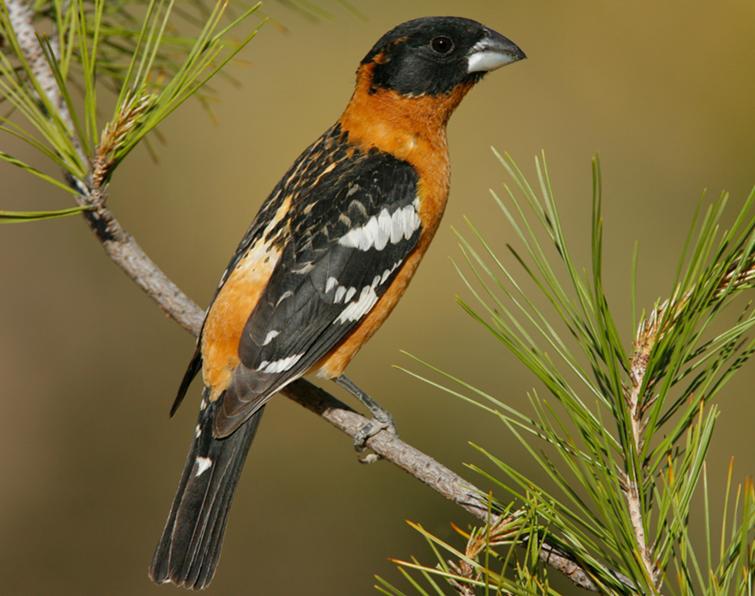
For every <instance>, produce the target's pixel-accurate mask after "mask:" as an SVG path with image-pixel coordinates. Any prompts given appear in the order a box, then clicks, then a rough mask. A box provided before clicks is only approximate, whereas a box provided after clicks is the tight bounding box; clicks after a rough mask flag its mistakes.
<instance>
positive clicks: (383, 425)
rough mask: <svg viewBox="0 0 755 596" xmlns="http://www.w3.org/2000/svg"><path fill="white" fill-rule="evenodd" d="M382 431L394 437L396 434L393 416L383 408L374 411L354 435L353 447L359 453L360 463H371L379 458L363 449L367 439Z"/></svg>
mask: <svg viewBox="0 0 755 596" xmlns="http://www.w3.org/2000/svg"><path fill="white" fill-rule="evenodd" d="M383 431H385V432H387V433H389V434H391V435H393V436H394V437H395V436H398V433H397V432H396V425H395V424H394V423H393V418H392V417H391V415H390V414H389V413H388V412H386V411H385V410H382V411H379V412H374V418H372V419H370V420H369V421H368V422H365V423H364V424H363V425H362V426H360V427H359V430H358V431H357V433H356V434H355V435H354V449H356V451H357V452H358V453H359V454H360V458H359V461H360V462H361V463H363V464H371V463H374V462H376V461H377V460H379V459H380V456H379V455H378V454H377V453H367V454H365V453H364V451H365V450H366V449H367V441H369V440H370V439H371V438H372V437H374V436H375V435H376V434H378V433H380V432H383Z"/></svg>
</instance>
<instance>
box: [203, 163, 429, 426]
mask: <svg viewBox="0 0 755 596" xmlns="http://www.w3.org/2000/svg"><path fill="white" fill-rule="evenodd" d="M330 164H331V165H330V166H328V167H325V168H324V169H322V168H320V170H321V171H320V173H319V174H318V175H317V177H316V183H315V184H313V185H310V186H304V187H300V188H298V189H296V191H295V192H294V203H293V205H292V210H291V215H290V217H289V218H288V220H287V221H286V222H285V224H283V223H282V225H283V226H285V227H286V228H287V230H288V231H287V236H288V237H287V239H286V242H285V245H284V248H283V253H282V256H281V258H280V260H279V262H278V264H277V266H276V269H275V271H274V272H273V275H272V277H271V279H270V282H269V284H268V286H267V288H266V290H265V291H264V293H263V295H262V297H261V298H260V301H259V302H258V304H257V306H256V308H255V310H254V311H253V312H252V314H251V316H250V317H249V319H248V321H247V323H246V326H245V329H244V333H243V335H242V338H241V343H240V345H239V357H240V359H241V364H240V365H239V366H238V367H237V368H236V370H235V371H234V374H233V379H232V381H231V384H230V386H229V387H228V389H227V390H226V392H225V394H224V395H223V397H222V398H221V399H222V403H221V407H220V408H219V409H218V411H217V414H216V417H215V425H214V432H215V435H216V436H227V435H228V434H230V433H232V432H233V431H234V430H235V429H236V428H238V427H239V426H240V425H241V424H242V423H243V422H244V421H245V420H247V419H248V418H249V417H250V416H251V415H252V414H253V413H254V412H255V411H257V410H258V409H259V408H260V407H262V405H264V403H265V402H266V401H267V400H268V399H269V398H270V396H271V395H272V394H273V393H274V392H275V391H277V390H279V389H281V388H282V387H283V386H285V385H286V384H287V383H290V382H291V381H293V380H295V379H296V378H298V377H300V376H301V375H303V374H304V373H305V372H307V370H308V369H309V368H311V367H312V366H313V365H314V364H315V363H317V362H318V361H319V360H320V359H321V358H323V357H324V356H325V355H326V354H327V353H328V352H329V351H330V350H332V349H333V348H334V347H335V346H337V345H338V343H339V342H341V341H342V340H343V339H345V338H346V337H347V335H348V334H349V332H350V331H352V330H353V329H354V327H355V326H356V325H357V324H358V323H359V321H360V320H361V319H362V318H363V317H364V316H365V315H366V314H367V313H368V312H369V311H370V310H371V309H372V307H373V306H374V305H375V303H376V302H377V301H378V299H379V298H380V296H382V294H383V293H384V292H385V290H386V289H387V288H388V287H389V286H390V284H391V282H392V281H393V279H394V277H395V275H396V274H397V272H398V270H399V269H400V267H401V265H402V264H403V263H404V261H405V260H406V258H407V257H408V256H409V255H410V254H411V252H412V250H413V249H414V248H415V247H416V245H417V242H418V239H419V235H420V227H421V226H420V219H419V212H418V211H419V199H418V198H417V182H418V177H417V173H416V171H415V170H414V168H413V167H412V166H411V165H409V164H408V163H406V162H403V161H400V160H397V159H396V158H394V157H392V156H390V155H388V154H385V153H380V152H376V151H371V152H370V153H367V154H364V153H357V154H355V155H350V156H348V157H347V158H344V159H339V160H336V161H334V162H333V161H331V162H330ZM302 178H306V176H303V177H302Z"/></svg>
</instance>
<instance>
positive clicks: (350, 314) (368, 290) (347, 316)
mask: <svg viewBox="0 0 755 596" xmlns="http://www.w3.org/2000/svg"><path fill="white" fill-rule="evenodd" d="M402 262H403V261H398V262H397V263H394V264H393V267H391V268H390V269H386V270H385V271H383V273H382V274H381V275H376V276H375V277H374V278H373V279H372V283H371V284H370V285H369V286H364V287H363V288H362V291H361V292H359V296H358V297H357V299H356V300H354V302H349V301H350V300H351V299H352V298H353V297H354V295H355V294H356V293H357V290H356V288H349V289H348V290H347V289H346V288H344V287H343V286H339V287H338V289H337V290H336V294H335V303H336V304H338V303H339V302H340V301H341V299H343V301H344V303H348V304H347V305H346V308H344V309H343V310H342V311H341V314H339V315H338V318H336V320H335V321H333V324H334V325H335V324H342V323H348V322H350V321H358V320H359V319H361V318H362V317H363V316H364V315H366V314H367V313H368V312H370V310H371V309H372V307H373V306H375V304H376V303H377V301H378V298H379V296H378V295H377V292H376V290H377V288H378V286H381V285H383V284H384V283H385V282H386V280H387V279H388V278H389V277H390V276H391V273H393V272H394V271H395V270H396V269H398V267H399V266H400V265H401V263H402Z"/></svg>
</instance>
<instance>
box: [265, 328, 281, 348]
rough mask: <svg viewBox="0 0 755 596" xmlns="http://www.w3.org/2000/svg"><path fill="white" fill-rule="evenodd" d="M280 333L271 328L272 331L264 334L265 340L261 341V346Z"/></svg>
mask: <svg viewBox="0 0 755 596" xmlns="http://www.w3.org/2000/svg"><path fill="white" fill-rule="evenodd" d="M280 334H281V332H280V331H276V330H275V329H273V330H272V331H270V332H268V334H267V335H266V336H265V341H263V342H262V345H263V346H266V345H268V344H269V343H270V342H271V341H273V340H274V339H275V338H276V337H278V336H279V335H280Z"/></svg>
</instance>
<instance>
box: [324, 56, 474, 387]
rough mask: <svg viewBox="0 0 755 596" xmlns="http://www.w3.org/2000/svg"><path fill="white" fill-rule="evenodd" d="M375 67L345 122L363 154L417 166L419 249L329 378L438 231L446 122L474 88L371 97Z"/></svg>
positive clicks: (333, 356) (399, 291) (337, 355)
mask: <svg viewBox="0 0 755 596" xmlns="http://www.w3.org/2000/svg"><path fill="white" fill-rule="evenodd" d="M371 67H372V65H371V64H367V65H365V66H362V68H361V70H360V72H359V74H358V78H357V88H356V91H355V92H354V96H353V97H352V99H351V102H350V103H349V106H348V107H347V108H346V111H345V112H344V114H343V116H342V117H341V127H342V129H343V130H344V131H346V132H348V133H349V141H350V142H352V143H354V144H356V145H358V146H361V148H362V149H363V150H369V149H371V148H373V147H374V148H377V149H379V150H381V151H385V152H388V153H391V154H392V155H394V156H395V157H397V158H399V159H402V160H404V161H406V162H408V163H410V164H411V165H412V166H414V169H415V170H416V171H417V173H418V174H419V188H418V195H419V216H420V219H421V221H422V232H421V236H420V239H419V242H418V245H417V247H416V248H415V249H414V250H413V251H412V253H411V254H410V255H409V257H408V258H407V260H406V261H405V262H404V264H403V265H402V266H401V268H400V269H399V272H398V274H397V276H396V277H395V278H394V280H393V282H392V283H391V285H390V286H389V287H388V289H387V290H386V292H385V293H384V294H383V295H382V296H381V297H380V300H378V302H377V303H376V304H375V306H374V307H373V308H372V310H371V311H370V312H369V313H368V314H367V316H366V317H365V318H364V319H363V320H362V322H361V323H359V325H358V326H357V327H356V328H355V329H354V330H353V331H352V332H351V334H350V335H349V336H348V337H347V338H346V339H345V340H344V341H343V342H342V343H341V344H339V346H338V347H336V349H335V350H333V351H332V352H330V354H328V355H327V356H326V357H325V358H323V359H322V360H321V361H320V362H319V363H318V364H317V365H316V366H315V367H313V370H315V371H317V374H318V375H320V376H323V377H326V378H335V377H337V376H339V375H341V374H342V373H343V371H344V369H345V368H346V367H347V366H348V364H349V362H350V361H351V359H352V358H353V357H354V356H355V355H356V353H357V352H358V351H359V348H360V347H361V346H362V345H363V344H364V343H365V342H366V341H367V340H368V339H369V338H370V337H371V336H372V335H373V334H374V333H375V332H376V331H377V330H378V328H379V327H380V325H382V323H383V322H384V321H385V319H387V318H388V316H389V315H390V314H391V312H392V311H393V309H394V308H395V306H396V304H397V303H398V301H399V299H400V298H401V296H402V295H403V294H404V292H405V291H406V288H407V287H408V285H409V282H410V281H411V279H412V277H413V276H414V273H415V271H416V270H417V266H418V265H419V262H420V261H421V260H422V257H423V256H424V254H425V252H426V251H427V248H428V247H429V245H430V242H431V240H432V239H433V236H434V235H435V232H436V231H437V229H438V225H439V224H440V220H441V218H442V216H443V212H444V210H445V208H446V202H447V200H448V186H449V164H448V145H447V141H446V123H447V122H448V118H449V117H450V115H451V112H453V110H454V109H455V108H456V106H457V105H458V104H459V102H460V101H461V100H462V98H463V97H464V95H465V94H466V93H467V91H468V90H469V87H460V88H457V89H456V90H455V91H453V92H451V93H449V94H446V95H439V96H423V97H403V96H400V95H399V94H397V93H395V92H393V91H389V90H378V91H375V92H372V93H371V92H370V88H369V82H370V78H371V77H370V75H371Z"/></svg>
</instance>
